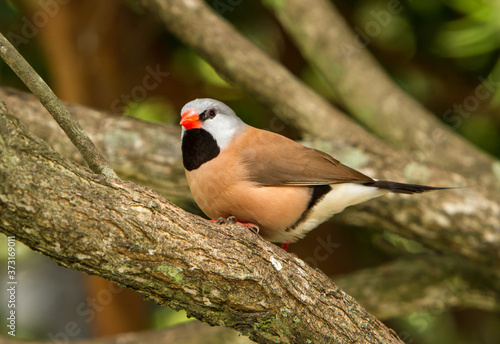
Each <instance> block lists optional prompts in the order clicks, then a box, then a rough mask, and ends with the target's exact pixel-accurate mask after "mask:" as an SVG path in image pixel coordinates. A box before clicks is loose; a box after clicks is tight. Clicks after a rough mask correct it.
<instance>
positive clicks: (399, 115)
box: [264, 0, 493, 174]
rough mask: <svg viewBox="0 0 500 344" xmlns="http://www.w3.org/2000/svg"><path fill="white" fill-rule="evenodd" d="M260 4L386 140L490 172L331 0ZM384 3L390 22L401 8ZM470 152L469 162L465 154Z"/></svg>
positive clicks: (439, 160) (447, 163)
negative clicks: (400, 81) (390, 71)
mask: <svg viewBox="0 0 500 344" xmlns="http://www.w3.org/2000/svg"><path fill="white" fill-rule="evenodd" d="M264 3H266V4H268V5H269V7H270V8H272V9H273V10H274V12H275V14H276V16H277V18H278V19H279V20H280V22H281V23H282V24H283V26H284V27H285V29H286V30H287V31H288V32H289V33H290V35H291V36H292V37H293V38H294V40H295V42H296V43H297V45H298V47H299V48H300V50H301V51H302V53H303V54H304V56H306V57H307V59H308V60H309V61H311V63H312V64H313V65H314V66H315V67H317V68H318V69H319V71H320V72H321V74H322V75H323V76H324V77H325V79H326V80H327V81H328V83H329V84H330V86H331V89H333V90H335V92H336V96H337V98H339V99H340V101H341V102H342V104H343V105H344V106H345V107H346V108H347V109H349V110H350V113H351V114H352V115H353V116H355V117H356V118H357V119H359V120H360V121H362V122H363V123H364V124H365V125H366V126H367V127H369V128H370V129H371V130H373V131H374V132H375V133H377V135H378V136H380V137H382V138H383V139H384V140H385V141H386V142H390V143H391V144H393V145H395V146H397V147H401V148H404V149H405V150H407V151H408V152H411V157H412V158H413V159H418V160H420V161H432V162H433V163H434V164H436V165H438V166H441V167H444V168H447V169H460V170H461V171H466V172H467V173H468V174H470V173H477V172H479V173H481V174H483V173H485V172H487V173H489V172H490V171H489V170H486V171H481V169H480V168H478V167H477V166H478V165H484V166H488V165H489V164H490V163H491V158H490V157H488V156H487V155H486V154H485V153H483V152H481V151H479V150H477V149H476V148H475V147H473V146H472V145H470V144H469V143H467V142H466V141H465V140H464V139H462V138H461V137H459V136H458V135H456V134H455V133H453V132H452V131H451V130H450V129H449V128H448V127H446V126H445V125H443V124H442V123H441V122H439V121H438V120H437V119H436V117H435V116H434V115H433V114H432V113H430V112H429V111H428V110H427V109H425V108H424V107H423V106H422V105H421V104H420V103H418V102H417V101H415V100H414V99H413V98H411V97H410V96H408V95H407V94H406V93H405V92H404V91H402V90H401V88H400V87H399V86H398V85H396V84H395V83H394V81H392V80H391V79H390V77H389V76H388V75H387V74H386V72H385V71H384V70H383V69H382V68H381V67H380V65H379V64H378V63H377V62H376V60H375V59H374V58H373V56H372V55H371V54H370V52H369V50H368V49H366V45H362V44H361V41H360V38H359V37H357V36H356V35H355V34H354V33H353V31H352V30H351V29H350V28H349V27H348V25H347V23H346V22H345V20H344V18H343V17H342V16H341V15H340V13H338V11H337V9H336V8H335V5H334V4H333V3H332V2H331V1H327V0H313V1H308V2H304V1H301V0H291V1H286V2H275V1H264ZM388 7H391V10H385V12H384V15H385V16H386V17H385V18H386V19H387V18H388V19H387V20H388V25H390V20H391V18H392V17H393V16H397V15H398V13H400V12H401V11H402V10H403V6H402V5H401V4H400V5H399V6H393V5H392V4H391V5H388ZM392 7H396V9H393V8H392ZM391 11H392V12H391ZM374 85H376V86H374ZM486 91H487V92H489V91H488V90H486ZM492 95H493V93H491V92H490V96H492ZM472 156H473V157H474V160H473V161H471V159H470V158H468V157H472Z"/></svg>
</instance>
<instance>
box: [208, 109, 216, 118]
mask: <svg viewBox="0 0 500 344" xmlns="http://www.w3.org/2000/svg"><path fill="white" fill-rule="evenodd" d="M215 115H216V113H215V110H213V109H212V110H209V111H208V118H214V117H215Z"/></svg>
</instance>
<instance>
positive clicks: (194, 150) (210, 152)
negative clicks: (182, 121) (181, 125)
mask: <svg viewBox="0 0 500 344" xmlns="http://www.w3.org/2000/svg"><path fill="white" fill-rule="evenodd" d="M219 153H220V148H219V146H218V145H217V141H215V139H214V138H213V136H212V135H211V134H210V133H209V132H208V131H206V130H204V129H189V130H186V132H185V133H184V136H183V137H182V162H183V164H184V168H185V169H186V170H188V171H192V170H196V169H197V168H198V167H200V166H201V165H203V164H204V163H206V162H207V161H210V160H212V159H213V158H215V157H216V156H217V155H219Z"/></svg>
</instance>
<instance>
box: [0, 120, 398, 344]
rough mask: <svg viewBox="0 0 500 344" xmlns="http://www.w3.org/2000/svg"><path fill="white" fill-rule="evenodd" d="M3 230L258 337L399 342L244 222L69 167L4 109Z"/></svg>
mask: <svg viewBox="0 0 500 344" xmlns="http://www.w3.org/2000/svg"><path fill="white" fill-rule="evenodd" d="M0 135H1V136H0V151H1V154H0V178H1V179H2V180H1V183H0V228H1V231H2V232H3V233H5V234H7V235H15V236H16V238H17V239H18V240H20V241H22V242H24V243H25V244H26V245H27V246H28V247H31V248H32V249H35V250H38V251H40V252H42V253H43V254H45V255H47V256H49V257H50V258H51V259H53V260H54V261H56V262H58V263H59V264H61V265H63V266H66V267H69V268H72V269H76V270H81V271H84V272H86V273H89V274H96V275H99V276H102V277H104V278H107V279H109V280H111V281H114V282H116V283H118V284H119V285H121V286H124V287H127V288H131V289H134V290H137V291H138V292H140V293H142V294H144V295H145V296H146V297H147V298H149V299H152V300H154V301H156V302H157V303H159V304H161V305H169V306H170V307H172V308H174V309H186V311H187V313H188V315H189V316H194V317H196V318H198V319H200V320H202V321H204V322H207V323H209V324H211V325H221V326H227V327H232V328H234V329H236V330H238V331H240V332H241V333H243V334H246V335H249V336H250V338H251V339H253V340H255V341H258V342H260V343H276V342H290V343H304V342H306V340H310V341H311V342H315V343H325V342H335V343H352V342H355V341H358V342H365V343H400V341H399V339H398V338H397V336H396V335H395V334H394V333H393V332H391V331H390V330H388V329H387V328H386V327H385V326H384V325H383V324H382V323H381V322H379V321H378V320H377V319H376V318H374V317H373V316H371V315H370V314H368V313H366V311H365V310H364V309H363V308H362V307H361V306H359V305H358V304H357V303H356V301H355V300H354V299H352V298H351V297H350V296H348V295H346V294H345V293H344V292H342V291H341V290H340V289H338V288H337V287H336V286H335V285H334V284H333V283H332V282H331V281H330V279H329V278H328V277H327V276H325V275H324V274H322V273H321V272H320V271H318V270H314V269H312V268H310V267H309V266H307V265H306V264H305V263H304V262H303V261H302V260H300V259H298V258H293V257H292V256H291V255H289V254H287V253H286V252H284V251H283V250H281V249H280V248H278V247H277V246H275V245H272V244H270V243H269V242H266V241H264V240H262V239H261V238H260V237H259V236H258V235H256V234H255V233H253V232H251V231H248V230H247V229H246V228H245V227H243V226H238V225H228V226H219V225H216V224H213V223H211V222H209V221H206V220H203V219H201V218H199V217H197V216H194V215H192V214H190V213H187V212H185V211H183V210H181V209H179V208H177V207H176V206H174V205H173V204H171V203H170V202H169V201H168V200H166V199H165V198H163V197H162V196H160V195H158V194H156V193H155V192H153V191H151V190H148V189H145V188H142V187H139V186H137V185H135V184H132V183H128V182H124V181H120V180H117V179H107V178H105V177H104V176H99V175H95V174H92V173H90V172H88V171H87V170H85V169H83V168H81V167H79V166H77V165H75V164H73V163H70V162H69V161H68V160H66V159H64V158H62V157H61V156H60V155H59V154H57V153H55V152H54V151H52V150H51V149H50V147H48V145H46V144H45V143H44V142H43V141H40V140H39V139H37V138H35V137H32V136H30V135H29V134H28V133H27V132H26V130H25V128H24V127H23V126H22V125H21V124H20V122H19V121H17V120H16V119H14V118H13V117H12V116H10V115H6V114H2V116H1V117H0Z"/></svg>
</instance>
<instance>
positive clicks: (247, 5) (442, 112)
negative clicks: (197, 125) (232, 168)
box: [0, 0, 500, 343]
mask: <svg viewBox="0 0 500 344" xmlns="http://www.w3.org/2000/svg"><path fill="white" fill-rule="evenodd" d="M208 2H209V3H213V4H215V2H212V1H208ZM333 2H334V3H335V5H336V6H337V7H338V8H339V10H340V11H341V13H342V14H343V15H344V17H345V18H346V20H347V21H348V22H349V25H350V26H351V27H352V28H353V29H354V30H355V31H356V30H357V31H356V32H363V30H364V29H365V27H366V24H367V23H369V22H370V21H373V20H377V19H376V18H375V17H374V15H373V13H374V11H375V12H377V11H379V10H381V9H385V8H387V6H388V1H387V0H382V1H378V0H364V1H347V0H345V1H342V0H335V1H333ZM233 3H237V2H233ZM401 5H402V6H403V10H402V11H401V12H400V13H399V14H398V15H394V16H393V17H392V20H391V23H390V25H387V26H384V27H383V28H382V30H381V32H380V34H378V35H374V36H373V37H369V41H367V44H368V49H369V50H370V51H371V52H372V53H373V54H374V56H375V57H376V58H377V59H378V61H380V63H381V64H382V65H383V66H384V68H385V69H386V70H387V72H388V73H389V74H390V75H391V76H392V78H393V79H394V80H396V82H397V83H398V84H399V85H400V86H401V87H402V88H403V89H404V90H406V91H407V92H408V93H410V94H411V95H412V96H413V97H415V98H416V99H418V100H419V101H420V102H421V103H422V104H423V105H424V106H425V107H427V108H428V109H430V110H431V111H432V112H433V113H434V114H435V115H436V117H437V118H439V119H440V120H441V121H443V122H445V123H446V124H448V125H450V126H451V127H452V128H453V129H456V130H457V131H458V132H459V133H460V134H461V135H463V136H464V137H465V138H466V139H467V140H469V141H471V142H473V143H474V144H475V145H477V146H478V147H480V148H481V149H483V150H485V151H487V152H489V153H490V154H492V155H495V156H496V157H499V158H500V88H496V86H495V84H494V83H490V85H493V86H492V87H491V89H490V91H491V94H490V95H489V97H488V98H486V99H484V100H481V101H471V100H470V99H471V97H470V96H471V95H474V94H475V90H476V88H477V87H478V86H479V85H481V83H484V82H485V80H486V81H487V80H490V81H494V82H496V81H500V62H499V61H500V59H499V57H500V2H499V1H491V2H486V1H466V0H419V1H411V0H406V1H401ZM219 10H220V9H219ZM220 12H221V15H223V16H224V17H225V18H226V19H227V20H229V21H230V22H231V23H232V24H233V25H234V26H235V27H236V28H237V29H238V30H239V31H240V32H242V33H243V34H244V35H245V36H247V37H248V38H250V39H251V40H252V41H254V42H255V43H256V44H258V45H259V46H260V47H261V48H262V49H263V50H265V51H266V52H267V53H268V54H270V55H272V56H273V57H274V58H276V59H277V60H279V61H281V62H282V63H283V64H284V65H285V66H286V67H287V68H288V69H289V70H290V71H291V72H292V73H294V74H295V75H297V76H298V77H299V78H301V79H302V80H303V81H304V82H306V83H307V84H308V85H310V86H311V87H312V88H314V89H315V90H317V91H318V92H319V93H321V94H323V95H324V96H325V97H329V95H328V94H329V93H328V92H327V87H328V86H327V85H326V83H325V82H324V81H323V80H322V78H321V75H318V73H317V72H316V71H315V70H314V69H312V68H311V67H310V66H309V65H308V64H307V62H306V61H305V60H304V59H303V57H302V56H301V54H300V53H299V51H298V50H297V49H296V48H295V46H294V45H293V43H292V42H291V40H290V39H289V37H287V35H286V34H285V32H284V31H283V30H282V28H281V27H280V25H279V24H278V22H277V21H276V20H275V19H274V17H273V16H272V14H271V13H270V12H269V11H268V10H267V9H266V8H265V7H264V6H263V5H262V4H261V3H260V2H255V1H241V2H239V4H238V5H236V6H230V7H229V8H226V10H224V11H220ZM222 12H223V13H222ZM0 31H1V32H2V33H3V34H4V35H5V36H7V38H9V40H10V41H11V42H12V43H13V44H14V45H15V46H16V47H17V48H18V50H19V51H20V52H21V54H22V55H23V56H24V57H25V58H26V59H27V60H28V61H29V62H30V64H31V65H32V66H33V67H34V68H35V69H36V70H37V71H38V73H40V74H41V75H42V77H43V78H44V79H45V80H46V81H47V82H48V83H49V84H50V86H51V87H52V89H53V90H54V91H55V93H56V94H57V95H58V96H59V97H60V98H61V99H62V100H65V101H70V102H75V103H79V104H83V105H87V106H91V107H94V108H97V109H100V110H103V111H108V112H112V113H115V114H116V115H117V116H121V115H124V114H125V115H128V116H133V117H137V118H140V119H142V120H145V121H153V122H163V123H170V124H177V123H178V120H179V111H180V108H181V107H182V106H183V105H184V104H185V103H186V102H187V101H189V100H192V99H194V98H200V97H212V98H217V99H220V100H222V101H224V102H226V103H227V104H228V105H230V106H231V107H232V108H233V109H235V111H236V112H237V113H238V114H239V115H240V116H241V117H243V119H244V120H245V121H246V122H247V123H249V124H252V125H254V126H257V127H261V128H268V129H269V128H270V123H271V122H270V119H271V118H273V121H274V120H276V119H275V117H273V114H272V113H271V112H270V111H268V110H266V109H263V108H261V107H260V106H259V105H258V104H257V103H256V102H255V101H254V100H252V99H250V98H249V97H248V96H246V95H245V94H243V93H242V92H240V91H239V90H238V89H236V88H234V87H232V86H230V85H228V84H227V83H226V82H225V81H224V80H222V79H221V78H220V77H219V76H218V75H217V73H216V72H215V71H214V70H213V69H212V68H211V67H210V65H208V64H207V63H206V62H205V61H204V60H203V59H201V58H200V57H199V56H197V55H196V53H194V52H193V51H192V50H191V49H190V48H189V47H187V46H185V45H183V44H182V43H180V42H179V41H178V40H176V39H175V38H174V37H173V36H172V35H170V34H169V33H168V32H167V31H166V30H165V29H164V27H163V25H162V24H161V23H160V22H159V20H158V19H157V18H156V17H155V16H154V15H152V14H150V13H149V12H147V11H145V10H143V9H142V8H141V7H140V6H138V5H137V3H136V2H135V1H132V0H129V1H126V0H106V1H98V0H85V1H83V0H72V1H56V0H37V1H35V0H11V1H9V0H0ZM148 75H151V76H153V75H156V77H157V79H155V80H156V81H157V82H156V83H155V86H154V87H144V82H145V78H146V77H147V76H148ZM0 85H2V86H11V87H15V88H18V89H21V90H27V89H26V87H25V86H24V85H23V84H22V83H21V82H20V81H19V79H17V77H16V76H15V75H14V73H13V72H12V71H11V70H10V69H9V68H8V67H7V66H6V65H5V64H4V63H3V62H0ZM141 86H142V87H141ZM450 110H452V111H453V112H454V114H459V116H458V117H456V118H455V120H452V121H450V120H447V117H446V114H447V113H449V112H450ZM401 115H402V116H404V114H401ZM457 120H460V123H459V124H458V123H457ZM273 125H274V126H278V127H281V123H276V122H273ZM283 125H284V124H283ZM292 125H293V124H292ZM270 129H272V126H271V128H270ZM284 133H285V134H286V135H288V136H289V137H291V138H294V139H299V138H300V133H299V132H297V131H296V130H294V128H293V127H291V126H286V130H285V131H284ZM189 206H190V207H195V205H189ZM6 241H7V240H6V238H5V237H4V236H0V247H7V243H6ZM326 241H329V242H333V243H334V245H332V247H334V249H331V250H328V254H327V255H318V254H317V250H316V248H317V247H318V245H321V243H322V242H323V243H324V242H326ZM412 247H413V246H412V243H411V242H409V241H407V240H402V239H399V238H395V237H394V236H392V235H389V234H385V233H383V232H380V231H379V232H374V231H373V230H370V229H368V228H345V227H340V226H339V225H337V224H335V223H334V222H329V223H326V224H323V225H322V226H321V227H320V228H319V229H316V230H315V231H313V232H312V233H311V234H309V235H308V236H307V238H306V239H304V240H302V241H300V242H299V243H298V244H294V245H291V246H290V248H289V249H288V250H289V251H291V252H294V253H296V254H297V255H298V257H299V258H302V259H304V260H305V261H306V262H307V263H309V264H310V265H311V266H313V267H318V268H320V269H321V270H322V271H324V272H325V273H326V274H328V275H330V276H335V275H340V274H346V273H349V272H352V271H356V270H358V269H362V268H367V267H373V266H377V265H380V264H382V263H384V262H388V261H391V260H392V259H394V256H395V255H396V254H399V253H400V252H401V251H405V250H406V251H408V250H411V249H412ZM6 253H7V250H6V249H0V260H2V264H1V266H6V263H5V261H6V258H7V255H6ZM17 253H18V255H17V267H18V280H19V290H18V294H17V295H18V300H17V301H18V307H19V318H18V327H17V334H18V336H16V339H17V338H22V339H40V340H63V339H64V338H65V337H64V335H65V334H66V329H65V326H66V324H67V323H68V321H74V322H75V323H76V324H77V326H78V329H79V331H78V335H75V336H73V335H72V336H68V338H71V339H76V338H89V337H94V336H106V335H112V334H116V333H121V332H128V331H137V330H141V329H151V328H164V327H166V326H172V325H174V324H177V323H180V322H183V321H186V320H187V319H186V317H185V315H184V314H183V312H175V311H172V310H170V309H168V308H166V307H158V306H156V305H154V304H152V303H150V302H146V301H143V300H142V297H141V296H140V295H138V294H136V293H134V292H132V291H127V290H121V289H119V288H118V287H116V286H114V285H111V284H110V283H109V282H108V281H106V280H102V279H99V278H96V277H89V276H87V275H84V274H82V273H79V272H76V271H73V270H69V269H64V268H61V267H59V266H57V265H56V264H55V263H53V262H51V261H50V260H49V259H48V258H46V257H44V256H42V255H41V254H38V253H35V252H32V251H30V250H29V249H27V248H25V247H23V246H22V244H20V243H18V244H17ZM5 278H6V274H3V273H2V274H0V285H5ZM408 283H411V281H409V282H408ZM346 292H349V291H348V290H346ZM6 297H7V296H6V295H4V291H3V290H2V298H6ZM6 305H7V302H6V301H4V300H3V299H2V301H1V302H0V314H2V315H3V314H6V312H7V311H6ZM385 322H386V323H387V324H388V326H390V327H391V328H393V329H394V330H395V331H396V332H397V333H399V334H404V335H401V337H402V339H403V340H405V341H406V342H407V343H498V342H500V326H498V325H499V324H500V315H499V314H498V313H491V312H485V311H478V310H471V309H454V310H451V311H446V310H445V311H443V310H442V309H429V310H428V312H426V313H418V314H413V315H410V316H408V317H404V318H397V319H390V320H386V321H385ZM3 334H4V332H3V331H2V335H3ZM404 337H406V338H404Z"/></svg>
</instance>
